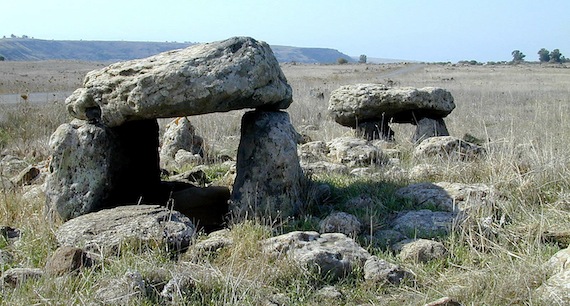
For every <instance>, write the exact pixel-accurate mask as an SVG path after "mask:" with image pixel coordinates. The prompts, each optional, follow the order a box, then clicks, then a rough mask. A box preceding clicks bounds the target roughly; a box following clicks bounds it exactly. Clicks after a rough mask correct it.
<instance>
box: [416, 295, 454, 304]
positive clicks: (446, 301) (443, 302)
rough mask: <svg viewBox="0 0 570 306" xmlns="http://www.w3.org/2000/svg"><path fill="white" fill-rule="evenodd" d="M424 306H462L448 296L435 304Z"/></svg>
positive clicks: (434, 302)
mask: <svg viewBox="0 0 570 306" xmlns="http://www.w3.org/2000/svg"><path fill="white" fill-rule="evenodd" d="M424 306H461V303H459V302H457V301H454V300H453V299H452V298H450V297H448V296H446V297H442V298H441V299H437V300H435V301H433V302H430V303H427V304H424Z"/></svg>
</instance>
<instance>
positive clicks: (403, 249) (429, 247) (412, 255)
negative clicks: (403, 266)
mask: <svg viewBox="0 0 570 306" xmlns="http://www.w3.org/2000/svg"><path fill="white" fill-rule="evenodd" d="M395 250H396V251H399V252H400V253H399V254H398V258H400V259H401V260H403V261H416V262H428V261H431V260H436V259H443V258H445V257H446V256H447V250H446V249H445V246H444V245H443V244H442V243H441V242H438V241H433V240H427V239H416V240H404V241H401V242H400V243H398V246H397V247H395Z"/></svg>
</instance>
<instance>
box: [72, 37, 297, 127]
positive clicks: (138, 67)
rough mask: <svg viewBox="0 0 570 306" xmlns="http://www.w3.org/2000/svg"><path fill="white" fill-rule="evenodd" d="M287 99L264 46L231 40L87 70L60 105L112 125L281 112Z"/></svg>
mask: <svg viewBox="0 0 570 306" xmlns="http://www.w3.org/2000/svg"><path fill="white" fill-rule="evenodd" d="M291 95H292V91H291V87H290V86H289V85H288V84H287V81H286V78H285V76H284V74H283V72H282V71H281V68H280V67H279V63H278V62H277V60H276V59H275V56H274V55H273V52H272V51H271V48H270V47H269V45H267V44H266V43H264V42H258V41H256V40H255V39H253V38H249V37H234V38H230V39H227V40H223V41H218V42H213V43H206V44H200V45H194V46H190V47H188V48H186V49H182V50H175V51H169V52H164V53H160V54H158V55H155V56H152V57H149V58H144V59H138V60H132V61H126V62H120V63H115V64H112V65H110V66H107V67H105V68H103V69H100V70H95V71H91V72H89V73H88V74H87V76H86V77H85V80H84V82H83V88H79V89H77V90H76V91H75V92H74V93H73V94H72V95H71V96H70V97H68V98H67V100H66V102H65V103H66V105H67V109H68V111H69V113H70V114H71V115H72V116H74V117H75V118H79V119H83V120H91V121H98V122H101V123H103V124H105V125H106V126H109V127H113V126H119V125H122V124H123V123H124V122H126V121H131V120H140V119H153V118H172V117H182V116H190V115H199V114H206V113H213V112H226V111H230V110H239V109H245V108H263V109H265V110H278V109H285V108H287V107H288V106H289V105H290V104H291V102H292V98H291Z"/></svg>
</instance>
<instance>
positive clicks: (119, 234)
mask: <svg viewBox="0 0 570 306" xmlns="http://www.w3.org/2000/svg"><path fill="white" fill-rule="evenodd" d="M194 234H195V227H194V225H193V224H192V222H191V221H190V219H188V217H186V216H184V215H182V214H181V213H179V212H177V211H173V210H169V209H167V208H165V207H161V206H158V205H135V206H120V207H117V208H113V209H105V210H101V211H98V212H95V213H90V214H86V215H83V216H79V217H77V218H75V219H72V220H70V221H67V222H66V223H64V224H63V225H62V226H61V227H60V228H59V229H58V230H57V232H56V239H57V241H58V243H59V244H60V245H62V246H72V247H78V248H83V249H85V250H88V251H94V252H96V253H104V254H115V253H116V252H117V251H119V247H120V245H121V243H123V242H137V243H139V244H140V245H148V244H149V245H153V244H154V245H164V246H165V247H168V248H169V249H170V250H172V251H180V250H183V249H186V248H187V247H188V245H189V244H190V242H191V240H192V239H193V237H194Z"/></svg>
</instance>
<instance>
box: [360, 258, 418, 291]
mask: <svg viewBox="0 0 570 306" xmlns="http://www.w3.org/2000/svg"><path fill="white" fill-rule="evenodd" d="M411 277H412V274H411V273H409V272H407V271H406V270H404V269H402V268H400V266H398V265H396V264H393V263H389V262H387V261H385V260H383V259H380V258H378V257H377V256H370V257H369V258H368V259H367V260H366V263H364V279H365V280H367V281H373V282H375V283H379V284H385V283H390V284H394V285H399V284H400V282H401V281H402V280H403V279H404V278H411Z"/></svg>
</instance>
